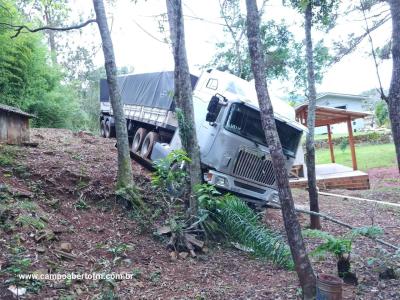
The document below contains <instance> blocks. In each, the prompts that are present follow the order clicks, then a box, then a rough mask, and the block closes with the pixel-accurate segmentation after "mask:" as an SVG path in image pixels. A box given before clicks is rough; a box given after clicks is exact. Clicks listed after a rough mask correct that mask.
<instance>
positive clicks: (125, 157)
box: [0, 0, 134, 189]
mask: <svg viewBox="0 0 400 300" xmlns="http://www.w3.org/2000/svg"><path fill="white" fill-rule="evenodd" d="M93 6H94V9H95V13H96V19H90V20H87V21H85V22H83V23H81V24H78V25H71V26H66V27H53V26H47V25H46V26H43V27H39V28H34V29H31V28H30V27H28V26H26V25H14V24H10V23H7V22H0V25H3V26H6V27H7V28H9V29H13V30H14V31H15V34H14V36H13V38H16V37H18V36H19V35H20V34H21V32H24V30H25V31H28V32H39V31H44V30H54V31H69V30H74V29H80V28H83V27H85V26H87V25H89V24H91V23H97V25H98V28H99V32H100V36H101V39H102V45H103V54H104V60H105V69H106V74H107V81H108V86H109V94H110V100H111V106H112V108H113V111H114V117H115V128H116V137H117V144H118V174H117V184H116V187H117V189H122V188H131V187H134V184H133V176H132V165H131V159H130V151H129V143H128V133H127V130H126V121H125V116H124V111H123V106H122V101H121V95H120V93H119V90H118V85H117V67H116V64H115V57H114V49H113V44H112V40H111V35H110V31H109V28H108V24H107V17H106V13H105V8H104V3H103V0H93Z"/></svg>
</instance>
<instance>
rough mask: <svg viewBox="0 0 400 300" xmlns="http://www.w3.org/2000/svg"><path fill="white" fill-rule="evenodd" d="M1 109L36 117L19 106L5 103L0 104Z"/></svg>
mask: <svg viewBox="0 0 400 300" xmlns="http://www.w3.org/2000/svg"><path fill="white" fill-rule="evenodd" d="M1 110H2V111H7V112H12V113H14V114H17V115H21V116H25V117H28V118H34V117H35V116H34V115H31V114H28V113H27V112H24V111H22V110H20V109H19V108H17V107H13V106H9V105H5V104H0V111H1Z"/></svg>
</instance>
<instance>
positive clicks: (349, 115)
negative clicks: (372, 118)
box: [296, 104, 370, 170]
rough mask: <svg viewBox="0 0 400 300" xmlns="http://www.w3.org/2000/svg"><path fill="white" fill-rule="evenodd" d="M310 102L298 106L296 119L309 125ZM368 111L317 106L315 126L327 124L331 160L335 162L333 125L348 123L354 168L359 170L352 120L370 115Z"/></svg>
mask: <svg viewBox="0 0 400 300" xmlns="http://www.w3.org/2000/svg"><path fill="white" fill-rule="evenodd" d="M307 114H308V104H303V105H300V106H298V107H297V108H296V119H297V121H298V122H300V123H301V124H303V125H304V126H307ZM369 115H370V114H368V113H363V112H358V111H350V110H346V109H339V108H332V107H326V106H317V107H316V109H315V127H321V126H326V127H327V131H328V143H329V150H330V153H331V161H332V163H335V153H334V151H333V144H332V131H331V125H333V124H338V123H347V130H348V134H349V146H350V150H351V161H352V163H353V170H357V158H356V149H355V147H354V137H353V126H352V121H353V120H355V119H361V118H365V117H367V116H369Z"/></svg>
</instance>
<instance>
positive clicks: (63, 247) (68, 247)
mask: <svg viewBox="0 0 400 300" xmlns="http://www.w3.org/2000/svg"><path fill="white" fill-rule="evenodd" d="M60 250H61V251H64V252H67V253H71V251H72V245H71V243H68V242H63V243H61V244H60Z"/></svg>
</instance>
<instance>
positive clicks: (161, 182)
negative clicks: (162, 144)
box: [151, 150, 191, 193]
mask: <svg viewBox="0 0 400 300" xmlns="http://www.w3.org/2000/svg"><path fill="white" fill-rule="evenodd" d="M190 161H191V160H190V158H189V157H188V156H187V154H186V152H185V151H184V150H174V151H171V152H170V153H169V154H168V155H167V156H166V157H165V158H163V159H159V160H157V161H156V162H154V168H155V171H154V173H153V174H152V178H151V182H152V184H153V185H154V186H155V187H158V188H160V189H161V190H162V191H168V192H172V193H175V192H176V190H177V189H179V188H181V187H182V186H183V185H185V183H186V180H187V172H186V169H185V168H184V165H185V164H188V163H190Z"/></svg>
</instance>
